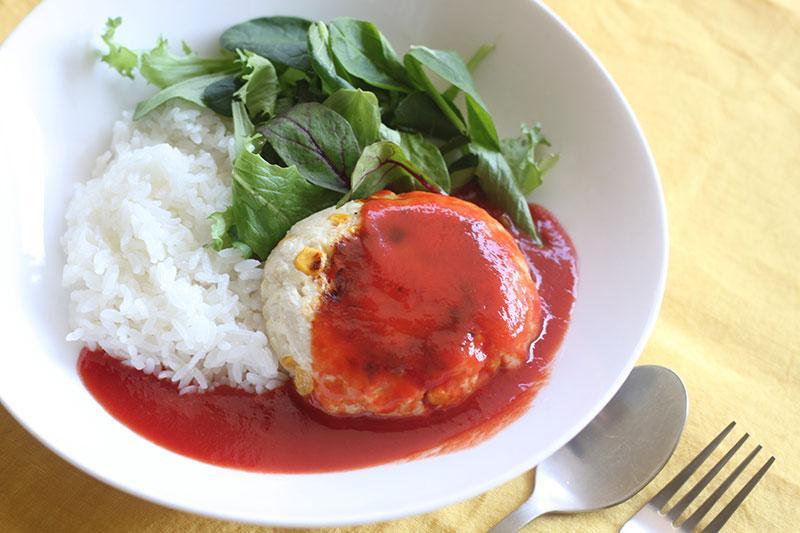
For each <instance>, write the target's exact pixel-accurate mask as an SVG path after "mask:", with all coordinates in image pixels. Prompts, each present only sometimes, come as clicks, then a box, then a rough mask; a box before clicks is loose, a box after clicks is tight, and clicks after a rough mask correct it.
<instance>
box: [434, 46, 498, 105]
mask: <svg viewBox="0 0 800 533" xmlns="http://www.w3.org/2000/svg"><path fill="white" fill-rule="evenodd" d="M493 51H494V43H483V44H482V45H481V46H480V48H478V49H477V50H476V51H475V53H474V54H472V57H470V58H469V60H468V61H467V70H469V72H470V74H471V73H473V72H475V69H476V68H478V65H480V64H481V63H482V62H483V60H484V59H486V57H487V56H488V55H489V54H491V53H492V52H493ZM458 92H459V89H458V87H456V86H455V85H451V86H450V87H449V88H448V89H447V90H446V91H445V92H444V93H442V96H444V97H445V98H449V99H450V100H454V99H455V97H456V96H458Z"/></svg>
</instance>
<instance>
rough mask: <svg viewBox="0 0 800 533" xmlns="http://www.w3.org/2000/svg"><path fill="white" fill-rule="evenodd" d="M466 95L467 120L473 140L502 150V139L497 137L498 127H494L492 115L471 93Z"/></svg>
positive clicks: (493, 148)
mask: <svg viewBox="0 0 800 533" xmlns="http://www.w3.org/2000/svg"><path fill="white" fill-rule="evenodd" d="M464 97H465V99H466V101H467V122H468V123H469V136H470V138H471V139H472V141H473V142H476V143H479V144H481V145H483V146H485V147H487V148H491V149H492V150H500V141H499V139H498V138H497V129H495V127H494V121H493V120H492V116H491V115H490V114H489V112H488V111H487V110H486V108H485V107H482V106H481V105H480V104H479V103H478V102H477V101H476V100H475V99H473V98H472V97H471V96H470V95H468V94H467V95H465V96H464Z"/></svg>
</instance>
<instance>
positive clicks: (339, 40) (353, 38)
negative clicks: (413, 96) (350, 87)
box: [330, 17, 409, 92]
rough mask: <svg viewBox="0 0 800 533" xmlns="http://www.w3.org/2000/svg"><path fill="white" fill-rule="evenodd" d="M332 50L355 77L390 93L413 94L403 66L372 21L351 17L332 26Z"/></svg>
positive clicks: (342, 19)
mask: <svg viewBox="0 0 800 533" xmlns="http://www.w3.org/2000/svg"><path fill="white" fill-rule="evenodd" d="M330 38H331V50H332V51H333V55H334V56H335V58H336V59H337V60H338V61H339V63H340V64H341V65H342V67H343V68H344V70H346V71H347V72H348V73H349V74H350V75H351V76H355V77H356V78H359V79H362V80H364V81H365V82H367V83H369V84H370V85H374V86H375V87H380V88H382V89H388V90H390V91H403V92H408V91H409V81H408V76H407V75H406V71H405V69H404V68H403V64H402V63H401V62H400V59H399V58H398V57H397V54H396V53H395V51H394V49H393V48H392V45H391V44H389V41H388V40H387V39H386V37H384V36H383V34H381V32H380V31H378V28H376V27H375V25H374V24H372V23H371V22H366V21H363V20H355V19H352V18H348V17H339V18H335V19H333V21H331V23H330Z"/></svg>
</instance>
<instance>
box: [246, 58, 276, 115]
mask: <svg viewBox="0 0 800 533" xmlns="http://www.w3.org/2000/svg"><path fill="white" fill-rule="evenodd" d="M242 55H243V62H244V68H245V71H246V73H245V74H244V75H243V76H242V78H243V79H244V85H242V86H241V87H240V88H239V90H237V91H236V96H238V97H239V98H241V99H242V101H244V103H245V105H246V106H247V110H248V111H249V112H250V115H251V116H252V117H253V118H254V119H257V120H260V119H263V118H267V117H270V116H272V114H273V113H274V112H275V102H276V101H277V98H278V93H279V92H280V84H279V82H278V75H277V73H276V72H275V67H274V66H273V65H272V63H270V61H269V59H266V58H263V57H261V56H260V55H257V54H254V53H252V52H242Z"/></svg>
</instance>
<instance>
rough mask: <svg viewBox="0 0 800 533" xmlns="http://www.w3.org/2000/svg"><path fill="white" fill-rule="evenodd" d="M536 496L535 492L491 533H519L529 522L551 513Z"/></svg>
mask: <svg viewBox="0 0 800 533" xmlns="http://www.w3.org/2000/svg"><path fill="white" fill-rule="evenodd" d="M534 495H535V491H534V494H531V497H530V498H528V500H527V501H526V502H525V503H523V504H522V505H520V506H519V507H517V509H516V511H514V512H513V513H511V514H510V515H508V516H506V517H505V518H503V519H502V520H501V521H500V522H498V523H497V524H496V525H495V526H494V527H493V528H492V529H490V530H489V533H517V531H519V530H520V529H522V528H523V527H525V526H526V525H527V524H528V523H529V522H531V521H533V520H534V519H536V518H538V517H539V516H541V515H543V514H545V513H547V512H549V509H545V508H543V507H542V505H541V504H540V502H539V499H538V498H536V497H535V496H534Z"/></svg>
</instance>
